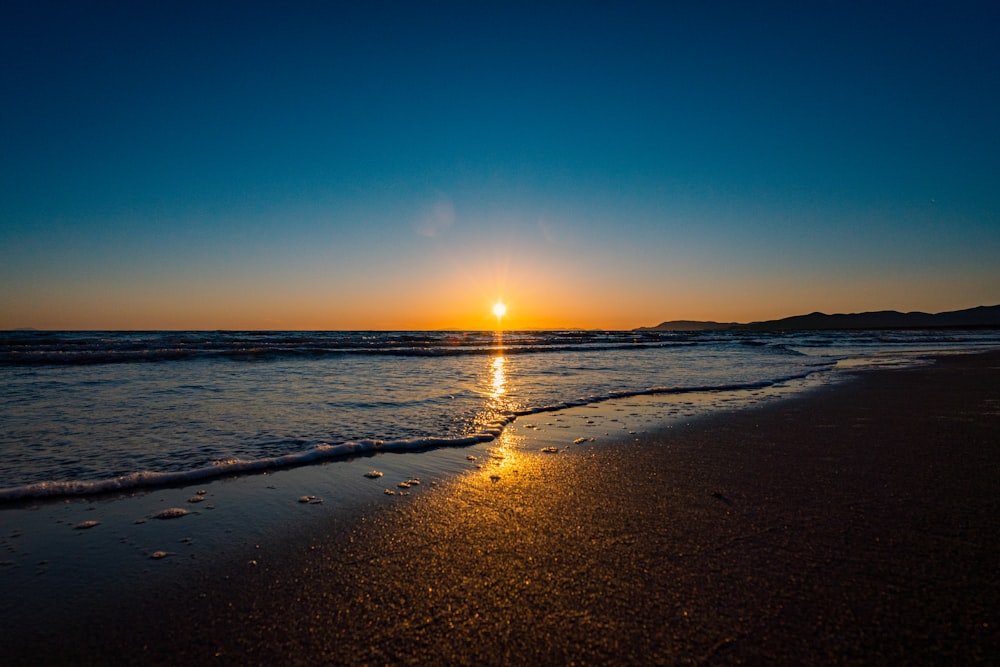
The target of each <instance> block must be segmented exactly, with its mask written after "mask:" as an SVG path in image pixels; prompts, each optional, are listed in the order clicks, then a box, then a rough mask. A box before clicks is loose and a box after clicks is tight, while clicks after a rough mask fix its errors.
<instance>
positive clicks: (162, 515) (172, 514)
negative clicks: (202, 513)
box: [153, 507, 190, 519]
mask: <svg viewBox="0 0 1000 667" xmlns="http://www.w3.org/2000/svg"><path fill="white" fill-rule="evenodd" d="M188 514H190V512H188V511H187V510H186V509H184V508H183V507H168V508H167V509H165V510H160V511H159V512H157V513H156V514H154V515H153V518H154V519H179V518H181V517H182V516H187V515H188Z"/></svg>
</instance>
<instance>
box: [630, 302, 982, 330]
mask: <svg viewBox="0 0 1000 667" xmlns="http://www.w3.org/2000/svg"><path fill="white" fill-rule="evenodd" d="M940 327H1000V305H997V306H979V307H977V308H968V309H966V310H954V311H950V312H946V313H936V314H931V313H919V312H913V313H900V312H898V311H895V310H880V311H876V312H870V313H849V314H842V313H840V314H836V315H827V314H826V313H819V312H816V313H810V314H808V315H795V316H793V317H785V318H783V319H780V320H768V321H766V322H751V323H749V324H738V323H736V322H732V323H729V324H724V323H720V322H693V321H690V320H673V321H670V322H663V323H661V324H658V325H656V326H655V327H640V328H639V329H638V330H639V331H720V330H737V331H739V330H742V331H816V330H823V329H827V330H829V329H934V328H940Z"/></svg>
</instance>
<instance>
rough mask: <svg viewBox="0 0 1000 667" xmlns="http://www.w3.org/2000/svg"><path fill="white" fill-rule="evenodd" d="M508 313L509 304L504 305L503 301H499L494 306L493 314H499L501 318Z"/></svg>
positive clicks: (498, 317) (498, 316)
mask: <svg viewBox="0 0 1000 667" xmlns="http://www.w3.org/2000/svg"><path fill="white" fill-rule="evenodd" d="M506 313H507V306H505V305H504V303H503V301H497V302H496V304H495V305H494V306H493V314H494V315H496V316H497V319H498V320H499V319H500V318H501V317H503V316H504V315H505V314H506Z"/></svg>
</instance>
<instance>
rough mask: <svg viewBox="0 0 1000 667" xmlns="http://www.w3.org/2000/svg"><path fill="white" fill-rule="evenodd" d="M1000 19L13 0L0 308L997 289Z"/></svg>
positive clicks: (902, 301)
mask: <svg viewBox="0 0 1000 667" xmlns="http://www.w3.org/2000/svg"><path fill="white" fill-rule="evenodd" d="M286 4H290V5H291V6H290V7H289V6H285V5H286ZM998 25H1000V9H998V8H997V6H995V5H994V4H993V3H988V2H981V3H980V2H957V3H955V2H926V3H921V2H907V3H892V2H886V3H866V2H857V3H855V2H822V1H817V2H789V3H759V4H755V3H742V2H739V3H737V2H689V3H671V2H659V3H638V2H635V3H628V2H626V3H611V2H608V3H585V2H574V3H550V4H547V5H545V6H541V7H538V6H534V3H511V2H503V3H489V2H426V3H420V2H350V3H332V2H330V3H213V2H143V3H132V2H118V3H115V2H55V3H46V2H19V1H13V2H10V1H9V2H6V3H4V4H3V6H2V7H0V57H2V60H3V62H4V63H5V67H4V68H2V70H0V86H2V90H3V95H2V97H3V99H4V100H5V101H4V103H3V104H2V105H0V328H10V327H21V326H35V327H39V328H98V329H100V328H209V329H215V328H293V329H294V328H437V327H457V328H477V327H478V326H480V325H483V326H489V323H490V322H489V318H490V314H489V313H490V308H491V305H492V302H493V301H495V300H496V299H497V298H503V299H504V300H505V301H507V302H508V304H509V306H510V310H509V319H510V322H511V324H518V323H519V324H520V325H522V326H553V327H573V326H582V327H608V328H628V327H633V326H640V325H646V324H653V323H656V322H659V321H662V320H665V319H674V318H677V319H715V320H726V321H729V320H739V321H748V320H754V319H768V318H772V317H781V316H785V315H791V314H796V313H799V312H808V311H811V310H824V311H827V312H847V311H860V310H873V309H883V308H893V309H901V310H913V309H919V310H929V311H938V310H948V309H957V308H964V307H970V306H975V305H980V304H994V303H1000V269H998V268H997V266H998V265H1000V261H998V260H1000V129H998V123H997V121H996V119H997V118H1000V85H998V79H997V72H1000V40H997V39H996V37H995V32H996V28H997V26H998Z"/></svg>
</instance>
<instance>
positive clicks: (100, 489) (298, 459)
mask: <svg viewBox="0 0 1000 667" xmlns="http://www.w3.org/2000/svg"><path fill="white" fill-rule="evenodd" d="M812 372H815V370H813V371H810V372H806V373H801V374H796V375H793V376H788V377H784V378H780V379H776V380H767V381H761V382H751V383H739V384H728V385H723V386H706V387H683V388H682V387H650V388H647V389H642V390H638V391H615V392H609V393H607V394H603V395H594V396H587V397H583V398H578V399H574V400H569V401H563V402H560V403H555V404H552V405H545V406H539V407H534V408H528V409H525V410H518V411H515V412H511V413H510V414H509V415H507V416H505V417H502V418H500V419H498V420H496V421H493V422H490V423H488V424H486V425H484V426H483V427H482V428H481V429H480V430H479V431H477V432H475V433H471V434H469V435H465V436H460V437H450V438H449V437H422V438H406V439H399V440H375V439H366V440H358V441H355V442H344V443H340V444H326V443H321V444H317V445H315V446H313V447H312V448H310V449H306V450H304V451H301V452H295V453H291V454H284V455H281V456H270V457H262V458H258V459H229V460H225V461H216V462H214V463H213V464H212V465H210V466H205V467H202V468H196V469H193V470H185V471H178V472H156V471H151V470H145V471H140V472H135V473H131V474H129V475H121V476H119V477H114V478H111V479H101V480H92V481H82V480H72V481H57V480H52V481H45V482H38V483H35V484H27V485H24V486H17V487H10V488H5V489H0V502H14V501H19V500H27V499H36V498H52V497H64V496H86V495H97V494H106V493H116V492H122V491H129V490H133V489H137V488H147V487H158V486H185V485H188V484H191V483H193V482H196V481H200V480H205V479H212V478H218V477H226V476H230V475H238V474H245V473H253V472H260V471H265V470H274V469H277V468H287V467H293V466H301V465H307V464H310V463H314V462H317V461H326V460H331V459H337V458H346V457H351V456H359V455H365V454H373V453H378V452H405V451H419V450H422V449H429V448H437V447H466V446H469V445H475V444H479V443H485V442H491V441H493V440H495V439H496V438H498V437H500V435H501V434H502V433H503V430H504V428H505V427H506V426H507V425H508V424H510V423H511V422H513V421H514V419H516V418H517V417H518V416H524V415H532V414H539V413H544V412H555V411H558V410H564V409H567V408H572V407H578V406H582V405H589V404H593V403H599V402H602V401H607V400H611V399H614V398H626V397H631V396H642V395H653V394H679V393H690V392H705V391H733V390H741V389H743V390H746V389H758V388H762V387H767V386H771V385H774V384H776V383H778V382H784V381H788V380H792V379H796V378H801V377H806V376H807V375H809V374H810V373H812ZM201 499H202V498H201V497H200V496H196V497H195V498H193V499H190V500H191V501H195V502H196V501H197V500H201Z"/></svg>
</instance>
